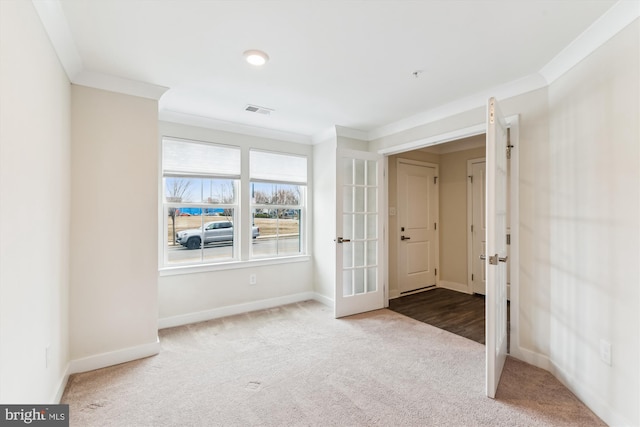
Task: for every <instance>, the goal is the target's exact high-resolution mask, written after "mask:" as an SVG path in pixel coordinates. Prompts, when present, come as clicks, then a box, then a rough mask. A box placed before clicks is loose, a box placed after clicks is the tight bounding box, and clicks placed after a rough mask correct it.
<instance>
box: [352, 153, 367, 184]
mask: <svg viewBox="0 0 640 427" xmlns="http://www.w3.org/2000/svg"><path fill="white" fill-rule="evenodd" d="M353 162H354V165H355V178H356V182H355V184H356V185H364V184H365V182H364V179H365V170H364V168H365V166H364V165H365V161H364V160H360V159H354V161H353Z"/></svg>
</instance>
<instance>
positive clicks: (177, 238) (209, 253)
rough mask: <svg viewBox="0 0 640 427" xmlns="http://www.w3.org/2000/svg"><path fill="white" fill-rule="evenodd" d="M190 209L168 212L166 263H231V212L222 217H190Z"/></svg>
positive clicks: (196, 215)
mask: <svg viewBox="0 0 640 427" xmlns="http://www.w3.org/2000/svg"><path fill="white" fill-rule="evenodd" d="M194 209H200V210H202V209H201V208H191V207H181V208H168V210H167V211H168V218H167V238H168V243H167V259H168V262H169V263H170V264H178V263H193V262H202V261H204V262H217V261H222V260H228V259H233V243H234V237H235V230H234V227H233V218H234V216H233V215H234V212H233V209H225V210H224V214H218V213H216V214H215V215H202V214H201V213H190V212H193V210H194ZM203 243H204V244H203Z"/></svg>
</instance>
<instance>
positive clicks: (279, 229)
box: [252, 208, 303, 257]
mask: <svg viewBox="0 0 640 427" xmlns="http://www.w3.org/2000/svg"><path fill="white" fill-rule="evenodd" d="M252 215H253V224H254V226H253V228H252V238H253V245H252V253H253V256H254V257H274V256H286V255H296V254H300V253H302V252H303V250H302V246H301V240H300V227H301V226H300V224H301V221H300V217H301V210H300V209H259V208H255V209H253V212H252Z"/></svg>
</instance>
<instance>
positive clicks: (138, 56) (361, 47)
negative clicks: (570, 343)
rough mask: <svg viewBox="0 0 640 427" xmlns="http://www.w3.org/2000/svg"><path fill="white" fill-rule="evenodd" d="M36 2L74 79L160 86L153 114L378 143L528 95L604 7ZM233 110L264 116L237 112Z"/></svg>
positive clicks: (575, 2) (598, 1)
mask: <svg viewBox="0 0 640 427" xmlns="http://www.w3.org/2000/svg"><path fill="white" fill-rule="evenodd" d="M49 3H56V4H57V5H58V6H57V7H58V8H59V10H61V11H62V13H60V14H59V15H58V18H57V19H58V24H59V25H64V28H65V31H67V33H68V34H69V35H70V37H69V38H68V39H69V40H71V41H72V43H71V44H70V46H69V49H70V51H72V53H73V55H75V57H76V58H77V61H76V62H77V66H76V72H78V71H81V72H82V73H84V75H85V76H86V75H88V74H94V75H96V76H103V77H104V76H110V77H114V78H119V79H123V81H125V80H126V81H134V82H141V83H146V84H149V85H153V86H154V87H155V86H157V87H162V91H164V90H165V88H167V89H168V90H166V92H164V94H163V95H162V97H161V98H160V101H159V108H160V113H161V117H162V115H163V114H165V115H171V114H173V113H182V115H184V114H188V115H191V116H196V117H200V118H208V119H211V120H212V121H213V122H217V123H220V124H225V123H226V124H236V125H241V126H247V127H251V128H257V129H260V128H261V129H270V130H274V131H279V132H285V133H289V134H291V135H299V136H301V137H302V139H304V138H311V137H312V136H314V135H318V134H320V133H322V132H324V131H326V130H327V129H330V128H332V127H333V126H335V125H338V126H341V127H345V128H349V129H352V130H353V131H354V132H360V134H361V135H364V137H365V138H366V137H367V136H369V137H371V136H372V135H377V136H379V135H381V134H384V129H387V128H388V127H389V126H390V125H392V124H394V123H398V122H399V121H402V120H405V119H406V118H409V117H413V116H416V115H419V114H421V113H424V112H425V111H430V110H433V109H435V108H438V107H440V106H442V105H446V104H449V103H452V102H455V101H457V100H460V99H463V98H465V97H468V96H469V95H472V94H477V93H484V92H487V91H490V90H492V89H493V88H498V87H501V86H504V85H505V84H509V83H511V82H518V81H525V80H527V79H531V78H535V79H537V80H536V81H537V82H538V83H537V84H538V85H539V87H541V86H543V85H544V84H546V83H545V82H544V80H545V79H544V75H542V74H541V73H540V71H541V70H542V69H543V68H544V67H545V66H546V65H547V64H548V63H549V62H550V61H552V60H553V59H554V57H555V56H556V55H558V54H559V53H560V52H561V51H562V50H563V49H564V48H565V47H567V46H568V45H569V44H570V43H571V42H572V41H573V40H574V39H576V38H577V37H578V36H579V35H580V34H581V33H583V32H584V31H585V30H586V29H587V28H588V27H589V26H590V25H592V24H593V23H594V21H596V20H597V19H598V18H599V17H600V16H601V15H603V14H604V13H605V12H606V11H607V10H608V9H609V8H611V7H612V6H613V5H614V4H615V3H616V2H615V0H594V1H590V0H563V1H556V0H550V1H546V0H531V1H525V0H523V1H513V0H493V1H483V0H458V1H444V0H440V1H438V0H424V1H420V0H415V1H403V0H395V1H391V0H387V1H385V0H380V1H376V0H370V1H355V0H354V1H352V0H343V1H337V0H336V1H332V0H327V1H319V0H316V1H311V0H308V1H307V0H294V1H259V0H245V1H215V0H210V1H206V0H180V1H174V0H155V1H149V0H109V1H106V0H102V1H98V0H91V1H88V0H49ZM34 4H36V2H34ZM60 6H61V7H60ZM36 7H38V6H36ZM41 15H42V14H41ZM45 27H47V26H46V25H45ZM67 28H68V30H67ZM54 45H55V43H54ZM248 49H260V50H263V51H265V52H266V53H267V54H268V55H269V57H270V60H269V62H268V63H267V64H266V65H265V66H263V67H261V68H256V67H254V66H251V65H249V64H247V63H246V62H245V61H244V58H243V52H244V51H245V50H248ZM59 55H60V53H59ZM68 72H69V71H68ZM415 72H417V77H416V76H415V74H416V73H415ZM70 78H71V80H72V81H74V78H73V77H70ZM247 104H254V105H258V106H262V107H267V108H270V109H273V110H274V111H273V112H272V113H271V114H270V115H263V114H256V113H250V112H247V111H245V110H244V108H245V106H246V105H247Z"/></svg>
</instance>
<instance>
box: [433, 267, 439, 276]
mask: <svg viewBox="0 0 640 427" xmlns="http://www.w3.org/2000/svg"><path fill="white" fill-rule="evenodd" d="M433 274H434V275H435V276H437V275H438V269H437V268H435V269H434V273H433Z"/></svg>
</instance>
